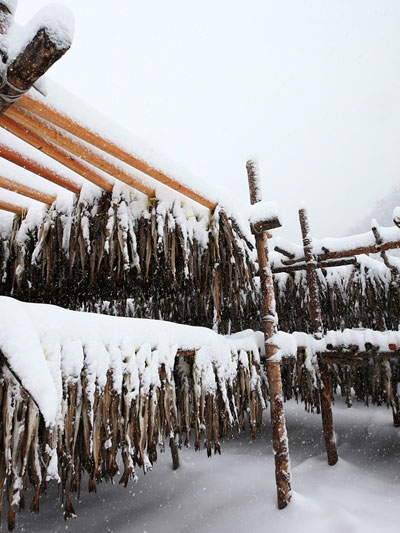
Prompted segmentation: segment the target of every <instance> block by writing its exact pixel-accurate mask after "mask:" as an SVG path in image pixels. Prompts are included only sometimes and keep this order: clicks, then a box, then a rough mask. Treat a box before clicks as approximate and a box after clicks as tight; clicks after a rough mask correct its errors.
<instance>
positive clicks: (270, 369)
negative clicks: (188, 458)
mask: <svg viewBox="0 0 400 533" xmlns="http://www.w3.org/2000/svg"><path fill="white" fill-rule="evenodd" d="M246 167H247V173H248V181H249V190H250V201H251V203H252V204H255V203H258V202H260V201H261V200H262V198H261V190H260V184H259V181H258V176H257V174H256V165H255V163H254V162H253V161H248V162H247V165H246ZM255 239H256V247H257V257H258V264H259V271H260V284H261V293H262V298H263V327H264V339H265V352H266V357H267V359H266V365H267V377H268V383H269V387H270V408H271V424H272V443H273V448H274V456H275V479H276V486H277V493H278V508H279V509H283V508H284V507H286V506H287V505H288V503H289V502H290V499H291V486H290V460H289V446H288V441H287V433H286V421H285V413H284V409H283V389H282V378H281V368H280V363H279V361H273V360H271V358H273V357H274V355H275V354H276V352H277V347H276V346H274V345H273V344H270V343H269V342H268V341H269V339H271V338H272V337H273V335H275V333H277V331H278V317H277V314H276V311H275V293H274V284H273V279H272V272H271V265H270V263H269V260H268V240H267V235H266V233H259V234H257V235H256V236H255Z"/></svg>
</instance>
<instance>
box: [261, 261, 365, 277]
mask: <svg viewBox="0 0 400 533" xmlns="http://www.w3.org/2000/svg"><path fill="white" fill-rule="evenodd" d="M356 264H357V259H356V258H355V257H350V258H349V259H338V260H336V261H321V262H319V263H317V264H316V265H315V268H332V267H338V266H348V265H356ZM306 269H307V265H306V263H300V264H299V265H291V266H284V267H272V272H273V273H274V274H280V273H281V272H285V273H286V274H289V273H290V272H297V271H298V270H306Z"/></svg>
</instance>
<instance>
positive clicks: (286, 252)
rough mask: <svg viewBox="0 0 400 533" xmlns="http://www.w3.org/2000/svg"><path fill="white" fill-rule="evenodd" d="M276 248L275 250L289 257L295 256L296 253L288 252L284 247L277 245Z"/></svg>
mask: <svg viewBox="0 0 400 533" xmlns="http://www.w3.org/2000/svg"><path fill="white" fill-rule="evenodd" d="M274 250H275V252H278V253H280V254H282V255H284V256H285V257H288V258H289V259H294V258H295V255H294V254H293V253H292V252H288V251H287V250H285V249H284V248H281V247H280V246H275V248H274Z"/></svg>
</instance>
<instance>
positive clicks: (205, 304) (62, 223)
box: [0, 190, 260, 333]
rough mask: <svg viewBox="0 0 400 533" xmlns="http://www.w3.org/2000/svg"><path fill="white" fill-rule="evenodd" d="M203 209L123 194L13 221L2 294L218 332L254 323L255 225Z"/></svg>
mask: <svg viewBox="0 0 400 533" xmlns="http://www.w3.org/2000/svg"><path fill="white" fill-rule="evenodd" d="M198 209H199V210H200V211H193V206H191V205H189V204H184V205H183V204H181V201H179V200H175V201H159V200H155V199H154V200H148V199H147V198H144V197H143V196H138V195H134V194H131V193H129V192H127V191H126V190H123V191H122V192H120V191H114V193H113V194H112V195H109V194H104V195H103V196H102V197H100V198H97V199H96V198H95V199H93V198H92V197H91V198H90V200H87V199H85V197H84V195H83V194H82V195H81V197H80V199H79V200H77V202H76V203H75V204H74V205H70V204H68V203H62V202H61V201H58V202H56V203H55V204H54V205H53V207H52V208H51V209H50V210H49V211H48V212H47V213H45V214H44V215H43V217H38V216H37V215H36V214H35V213H28V216H27V218H26V219H25V220H22V221H21V219H20V217H16V218H15V222H14V227H13V228H7V230H5V231H3V232H2V242H1V245H2V246H1V249H0V275H1V277H2V280H3V284H2V285H1V288H0V291H1V294H3V295H13V296H15V297H17V298H20V299H22V300H24V301H34V302H46V303H54V304H57V305H61V306H63V307H68V308H69V309H84V310H87V311H100V312H105V313H109V314H114V315H120V316H135V317H145V318H156V319H159V318H162V319H164V320H172V321H176V322H177V321H180V322H183V323H185V324H195V325H203V326H207V327H215V328H218V330H219V331H220V332H222V333H229V332H231V331H240V330H242V329H245V328H247V327H253V326H255V325H258V323H259V321H260V311H259V309H260V308H259V306H258V295H257V292H256V290H255V286H254V281H253V280H254V275H255V263H254V258H255V255H254V251H253V245H252V243H251V242H250V241H251V240H252V237H251V234H250V232H249V231H250V230H249V227H245V228H242V227H239V225H238V224H237V223H236V222H235V221H234V220H233V219H232V218H231V217H230V216H228V215H227V213H226V212H224V211H223V210H221V209H219V208H217V209H216V210H215V212H214V213H213V214H210V211H209V210H206V209H203V210H201V208H198Z"/></svg>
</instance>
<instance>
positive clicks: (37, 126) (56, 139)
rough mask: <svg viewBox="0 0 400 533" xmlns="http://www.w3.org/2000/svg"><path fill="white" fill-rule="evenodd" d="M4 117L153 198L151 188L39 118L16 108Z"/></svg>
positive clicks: (153, 192) (153, 194)
mask: <svg viewBox="0 0 400 533" xmlns="http://www.w3.org/2000/svg"><path fill="white" fill-rule="evenodd" d="M6 116H8V117H10V118H12V119H13V120H15V121H16V122H18V124H20V125H21V126H24V127H26V128H28V129H29V130H31V131H33V132H34V133H36V134H38V135H40V136H42V137H44V138H46V139H48V140H49V141H51V142H53V143H54V144H56V145H57V146H59V147H60V148H62V149H63V150H66V151H67V152H70V153H71V154H73V155H75V156H77V157H79V158H80V159H83V161H86V162H87V163H89V164H90V165H93V166H94V167H97V168H98V169H100V170H102V171H103V172H106V173H107V174H110V175H111V176H112V177H113V178H116V179H118V180H120V181H122V182H123V183H125V184H126V185H129V186H130V187H133V188H134V189H137V190H138V191H140V192H142V193H144V194H146V195H147V196H150V197H154V196H155V190H154V189H153V188H151V187H149V186H148V185H146V184H145V183H143V182H142V181H141V180H138V179H136V178H135V177H133V176H132V175H130V174H128V173H127V172H124V171H123V170H122V169H121V168H119V167H117V166H116V165H114V164H112V163H110V162H109V161H107V159H105V158H104V157H102V156H101V155H99V154H97V153H96V152H94V151H93V150H91V149H90V148H88V147H87V146H85V145H84V144H82V143H81V142H79V141H78V142H77V141H76V140H74V139H73V138H71V136H69V135H65V133H63V132H62V131H60V130H59V129H57V128H55V127H53V126H50V125H49V124H47V123H46V122H44V121H43V120H42V119H40V118H39V117H37V116H35V115H32V114H31V113H28V112H27V111H25V110H24V109H21V108H18V107H16V106H13V107H11V108H10V109H8V111H7V113H6Z"/></svg>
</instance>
